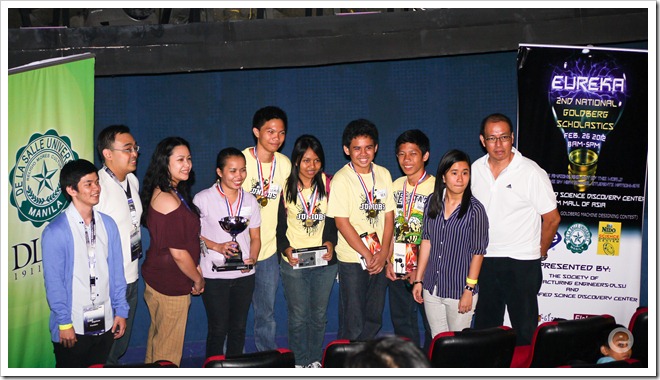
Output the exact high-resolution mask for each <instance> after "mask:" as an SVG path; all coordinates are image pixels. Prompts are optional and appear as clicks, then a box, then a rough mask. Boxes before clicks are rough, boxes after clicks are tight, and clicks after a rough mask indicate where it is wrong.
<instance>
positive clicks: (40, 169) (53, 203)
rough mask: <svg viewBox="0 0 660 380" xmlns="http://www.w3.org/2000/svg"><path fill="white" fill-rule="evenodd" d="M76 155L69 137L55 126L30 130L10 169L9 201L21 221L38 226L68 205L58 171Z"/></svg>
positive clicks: (75, 157) (74, 158)
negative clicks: (34, 130) (29, 135)
mask: <svg viewBox="0 0 660 380" xmlns="http://www.w3.org/2000/svg"><path fill="white" fill-rule="evenodd" d="M77 159H78V154H77V153H76V152H74V151H73V149H72V148H71V139H69V138H68V137H66V136H59V135H58V133H57V131H55V130H54V129H50V130H48V131H47V132H46V133H44V134H43V135H42V134H39V133H35V134H33V135H32V136H31V137H30V141H29V142H28V143H27V144H26V145H25V146H23V147H22V148H20V149H19V150H18V152H16V164H15V165H14V167H13V168H12V169H11V172H10V173H9V181H10V183H11V187H12V189H11V196H10V202H11V204H12V206H14V207H16V209H17V211H18V217H19V219H20V220H21V221H23V222H28V221H29V222H31V223H32V225H33V226H34V227H40V226H41V225H43V224H44V223H46V222H49V221H50V220H52V219H53V218H54V217H56V216H57V215H58V214H59V213H60V212H61V211H62V210H63V209H64V208H65V207H66V206H67V205H68V201H67V200H66V198H65V197H64V194H63V193H62V189H60V185H59V172H60V168H62V166H64V164H65V163H67V162H69V161H72V160H77Z"/></svg>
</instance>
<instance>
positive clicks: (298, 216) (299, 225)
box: [282, 174, 328, 262]
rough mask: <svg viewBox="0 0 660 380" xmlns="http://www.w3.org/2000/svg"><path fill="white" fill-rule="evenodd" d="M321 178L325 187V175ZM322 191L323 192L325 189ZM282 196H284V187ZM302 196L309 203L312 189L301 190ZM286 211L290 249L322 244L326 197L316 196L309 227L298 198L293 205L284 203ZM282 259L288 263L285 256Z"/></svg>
mask: <svg viewBox="0 0 660 380" xmlns="http://www.w3.org/2000/svg"><path fill="white" fill-rule="evenodd" d="M321 176H322V177H323V184H324V186H325V184H326V182H327V181H328V179H327V178H326V176H325V174H321ZM323 189H324V190H325V189H326V187H324V188H323ZM283 194H286V185H285V191H284V193H283ZM302 195H303V197H304V198H305V202H306V203H309V202H310V201H311V198H312V189H303V191H302ZM286 209H287V213H286V223H287V228H286V238H287V239H289V245H290V246H291V247H293V248H294V249H298V248H307V247H318V246H320V245H322V244H323V228H324V227H325V217H326V214H327V212H328V198H327V196H325V197H323V198H320V196H319V195H318V194H317V196H316V201H315V202H314V207H313V208H312V210H311V212H312V215H311V220H312V225H311V226H307V225H306V222H307V219H308V215H307V214H306V212H305V209H304V208H303V206H302V202H301V200H300V197H297V198H296V202H295V203H291V202H286ZM282 257H284V260H286V261H287V262H288V261H289V260H288V259H287V258H286V256H282Z"/></svg>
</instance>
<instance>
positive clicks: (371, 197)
mask: <svg viewBox="0 0 660 380" xmlns="http://www.w3.org/2000/svg"><path fill="white" fill-rule="evenodd" d="M348 166H350V167H351V169H353V171H354V172H355V175H357V177H358V180H360V185H361V186H362V191H364V195H365V196H366V198H367V204H368V205H369V206H373V205H374V204H375V203H380V199H376V200H374V197H375V193H376V174H374V163H373V162H372V163H371V166H370V170H371V182H372V184H371V191H369V190H368V189H367V185H366V184H365V183H364V180H363V179H362V176H361V175H360V173H358V172H357V170H355V166H353V163H352V162H349V163H348ZM363 205H364V203H363ZM377 216H378V210H375V209H373V208H369V209H368V211H367V217H369V218H370V219H374V218H375V217H377Z"/></svg>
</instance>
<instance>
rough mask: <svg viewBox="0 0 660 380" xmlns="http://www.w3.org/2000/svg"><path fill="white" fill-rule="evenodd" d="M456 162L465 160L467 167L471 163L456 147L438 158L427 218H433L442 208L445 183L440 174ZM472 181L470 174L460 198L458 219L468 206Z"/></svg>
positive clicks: (443, 173)
mask: <svg viewBox="0 0 660 380" xmlns="http://www.w3.org/2000/svg"><path fill="white" fill-rule="evenodd" d="M457 162H467V164H468V168H470V165H471V164H472V161H470V156H468V154H467V153H465V152H463V151H460V150H458V149H452V150H450V151H448V152H447V153H445V155H444V156H442V159H440V163H439V164H438V171H437V173H436V174H435V189H434V190H433V196H431V197H429V200H428V202H429V209H428V216H429V218H433V219H435V218H436V217H437V216H438V215H439V214H440V211H441V210H442V202H443V199H442V193H443V192H444V190H445V188H446V187H447V185H446V184H445V181H443V179H442V176H443V175H445V174H446V173H447V172H448V171H449V169H451V167H452V166H453V165H454V164H455V163H457ZM471 183H472V176H470V180H469V181H468V183H467V186H466V187H465V191H463V198H462V199H461V209H460V210H459V211H458V217H459V219H460V218H462V217H463V215H465V213H466V212H467V210H468V207H470V198H472V189H470V185H471Z"/></svg>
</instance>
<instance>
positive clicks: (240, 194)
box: [215, 183, 243, 216]
mask: <svg viewBox="0 0 660 380" xmlns="http://www.w3.org/2000/svg"><path fill="white" fill-rule="evenodd" d="M215 189H216V190H218V193H220V195H221V196H222V197H223V198H224V199H225V204H226V205H227V212H228V213H229V216H240V215H241V208H242V207H243V189H239V190H238V204H237V205H236V213H234V210H232V208H231V204H229V198H227V195H226V194H225V192H224V191H222V185H221V184H220V183H217V184H216V185H215Z"/></svg>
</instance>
